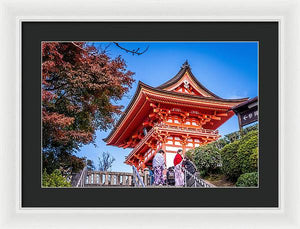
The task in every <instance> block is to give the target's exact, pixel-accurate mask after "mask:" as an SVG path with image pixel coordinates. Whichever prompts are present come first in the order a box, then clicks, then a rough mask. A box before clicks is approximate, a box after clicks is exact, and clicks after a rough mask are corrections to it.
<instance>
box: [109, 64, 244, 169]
mask: <svg viewBox="0 0 300 229" xmlns="http://www.w3.org/2000/svg"><path fill="white" fill-rule="evenodd" d="M247 99H248V98H242V99H222V98H220V97H218V96H217V95H215V94H213V93H212V92H211V91H209V90H208V89H207V88H205V87H204V86H203V85H202V84H201V83H200V82H199V81H198V80H197V79H196V77H195V76H194V75H193V74H192V72H191V68H190V66H189V64H188V63H187V62H185V63H184V64H183V66H182V67H181V69H180V71H179V72H178V73H177V75H176V76H175V77H173V78H172V79H170V80H169V81H167V82H166V83H164V84H162V85H160V86H158V87H155V88H154V87H151V86H149V85H146V84H144V83H142V82H139V83H138V87H137V90H136V92H135V95H134V97H133V98H132V100H131V102H130V104H129V105H128V107H127V108H126V110H125V112H124V113H123V115H122V117H121V118H120V120H119V121H118V123H117V125H116V127H115V128H114V129H113V130H112V132H111V133H110V134H109V136H108V137H107V138H106V139H104V141H105V142H106V143H107V144H108V145H114V146H118V147H123V148H133V150H132V151H131V153H130V154H129V155H128V156H127V157H126V160H125V163H126V164H129V165H134V166H136V167H137V168H138V169H144V168H145V167H146V166H148V165H151V164H152V158H153V157H154V155H155V154H156V152H157V151H158V150H159V149H163V150H164V151H165V152H166V162H167V166H168V167H169V166H172V165H173V158H174V156H175V153H176V152H177V150H178V149H183V151H184V152H186V151H187V150H189V149H192V148H195V147H197V146H200V145H204V144H207V143H209V142H212V141H215V140H217V139H218V138H219V137H220V135H219V133H218V130H217V128H218V127H219V126H221V125H222V124H223V123H225V122H226V121H227V120H228V119H229V118H231V117H232V116H233V115H234V112H233V111H232V110H231V108H232V107H234V106H236V105H238V104H240V103H242V102H244V101H246V100H247Z"/></svg>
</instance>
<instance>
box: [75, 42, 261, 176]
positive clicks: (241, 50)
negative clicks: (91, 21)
mask: <svg viewBox="0 0 300 229" xmlns="http://www.w3.org/2000/svg"><path fill="white" fill-rule="evenodd" d="M120 44H121V45H122V46H123V47H126V48H127V49H137V48H140V49H141V50H143V49H145V48H146V47H147V46H149V49H148V50H147V52H145V53H144V54H142V55H140V56H137V55H134V56H133V55H132V54H129V53H126V52H125V51H123V50H121V49H120V48H118V47H116V46H115V45H114V44H112V43H109V42H95V43H94V45H95V46H96V47H98V48H99V49H100V48H102V49H103V48H105V47H106V46H108V45H109V47H108V48H107V51H108V54H109V56H111V57H116V56H118V55H121V56H122V58H123V59H124V60H125V61H126V64H127V67H128V69H129V70H130V71H132V72H135V75H134V76H133V78H134V79H135V80H136V81H135V83H134V84H133V87H132V89H131V90H130V91H129V92H128V93H127V94H126V95H125V96H124V97H123V99H122V100H121V101H119V102H118V104H119V105H124V107H125V108H126V106H127V105H128V104H129V101H130V100H131V97H132V96H133V95H134V92H135V90H136V87H137V83H138V81H139V80H140V81H142V82H144V83H146V84H148V85H150V86H153V87H156V86H158V85H160V84H162V83H164V82H166V81H167V80H169V79H170V78H172V77H173V76H174V75H176V74H177V72H178V71H179V70H180V67H181V65H182V64H183V63H184V61H185V60H188V62H189V64H190V66H191V69H192V72H193V74H194V75H195V76H196V78H197V79H198V80H199V81H200V82H201V83H202V84H203V85H204V86H205V87H207V88H208V89H209V90H210V91H212V92H213V93H215V94H216V95H218V96H220V97H222V98H226V99H232V98H242V97H249V98H253V97H255V96H257V95H258V43H256V42H121V43H120ZM125 108H124V109H125ZM237 130H238V121H237V117H236V116H234V117H232V118H231V119H230V120H228V121H227V122H226V123H225V124H223V125H222V126H221V127H220V128H219V132H220V134H221V135H222V136H223V135H225V134H228V133H231V132H233V131H237ZM109 132H110V131H107V132H104V131H97V133H96V136H97V137H96V145H97V146H96V147H95V146H94V145H93V144H89V145H85V146H83V147H82V148H81V150H80V152H78V153H77V156H79V157H82V156H86V157H87V158H88V159H91V160H93V161H94V163H95V165H96V168H97V167H98V156H99V155H100V154H101V152H109V153H111V155H112V156H113V157H114V158H115V159H116V161H115V162H114V164H113V167H112V171H128V172H130V171H131V168H130V166H128V165H125V164H124V163H123V162H124V159H125V156H126V155H128V153H129V152H130V151H131V149H123V148H118V147H114V146H106V144H105V142H104V141H103V140H102V139H103V138H105V137H107V135H108V134H109Z"/></svg>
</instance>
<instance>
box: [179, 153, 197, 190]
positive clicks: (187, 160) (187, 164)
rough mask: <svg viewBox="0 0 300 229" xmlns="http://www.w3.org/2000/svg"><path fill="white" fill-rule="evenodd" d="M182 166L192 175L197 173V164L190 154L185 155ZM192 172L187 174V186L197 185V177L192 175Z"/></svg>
mask: <svg viewBox="0 0 300 229" xmlns="http://www.w3.org/2000/svg"><path fill="white" fill-rule="evenodd" d="M182 166H183V167H184V168H185V169H186V170H187V171H188V172H189V173H190V174H192V175H196V172H197V168H196V165H195V164H194V163H193V161H192V158H191V156H190V155H187V154H186V155H185V157H184V159H183V162H182ZM190 174H187V175H186V181H185V182H186V186H187V187H192V186H195V182H196V181H195V178H194V177H192V176H191V175H190Z"/></svg>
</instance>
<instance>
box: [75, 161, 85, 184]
mask: <svg viewBox="0 0 300 229" xmlns="http://www.w3.org/2000/svg"><path fill="white" fill-rule="evenodd" d="M86 170H87V167H86V166H85V167H84V168H83V170H82V171H81V174H80V178H79V179H78V182H77V184H76V186H75V187H84V182H85V176H84V174H85V173H86ZM79 185H80V186H79Z"/></svg>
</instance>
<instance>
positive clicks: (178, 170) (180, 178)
mask: <svg viewBox="0 0 300 229" xmlns="http://www.w3.org/2000/svg"><path fill="white" fill-rule="evenodd" d="M182 159H183V151H182V149H179V150H177V154H176V156H175V158H174V166H175V186H178V187H180V186H183V185H184V174H183V171H182Z"/></svg>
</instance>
